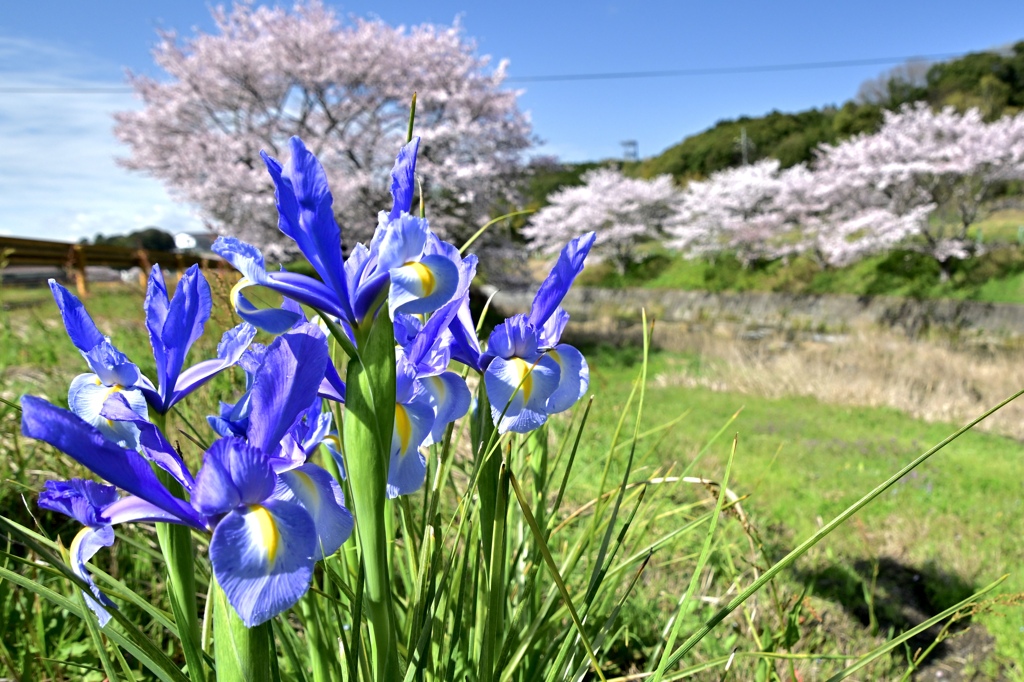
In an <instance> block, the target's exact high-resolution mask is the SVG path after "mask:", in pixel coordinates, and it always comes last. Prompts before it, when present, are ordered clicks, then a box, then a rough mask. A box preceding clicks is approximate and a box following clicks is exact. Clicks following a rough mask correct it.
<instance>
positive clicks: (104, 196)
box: [0, 37, 202, 241]
mask: <svg viewBox="0 0 1024 682" xmlns="http://www.w3.org/2000/svg"><path fill="white" fill-rule="evenodd" d="M0 65H3V66H0V89H4V90H8V91H10V90H13V89H31V88H53V89H57V88H59V89H60V90H59V91H58V92H29V93H26V92H17V93H11V94H4V95H3V96H2V97H0V187H3V188H4V189H3V191H2V192H0V216H2V218H0V230H2V231H3V232H4V233H7V234H12V235H17V236H23V237H35V238H40V239H64V240H71V241H73V240H77V239H79V238H81V237H85V236H89V237H91V236H93V235H94V234H96V233H97V232H102V233H104V234H119V233H124V232H129V231H132V230H136V229H141V228H143V227H147V226H150V225H156V226H158V227H161V228H163V229H167V230H168V231H178V230H190V231H191V230H200V229H202V223H201V222H200V221H199V220H198V219H197V218H196V217H195V216H194V215H193V213H192V211H191V209H190V207H188V206H186V205H184V204H181V203H178V202H175V201H173V200H172V199H171V198H170V197H169V196H168V194H167V192H166V190H165V189H164V188H163V186H162V185H161V184H160V183H159V182H157V181H156V180H153V179H151V178H147V177H143V176H141V175H138V174H135V173H129V172H128V171H127V170H125V169H123V168H120V167H119V166H117V164H116V163H115V161H114V159H115V157H117V156H120V155H124V154H125V153H126V150H125V149H124V147H123V146H122V145H121V144H120V143H119V142H118V141H117V140H116V138H114V134H113V118H112V114H113V113H114V112H115V111H123V110H126V109H132V108H135V107H137V106H138V103H137V102H136V101H135V100H134V98H133V97H132V95H131V94H130V93H128V92H96V91H92V92H83V90H84V89H93V90H95V89H96V88H118V87H121V86H123V85H124V84H123V83H122V82H121V81H119V80H112V79H111V78H110V77H109V76H108V77H102V76H101V77H97V76H96V74H100V73H106V74H110V73H118V72H119V69H118V68H117V67H116V65H110V64H103V63H101V62H99V61H98V60H96V59H95V58H93V57H92V56H90V55H88V54H77V53H74V52H70V51H67V50H65V49H63V48H61V47H59V46H54V45H50V44H46V43H37V42H33V41H28V40H24V39H17V38H5V37H0Z"/></svg>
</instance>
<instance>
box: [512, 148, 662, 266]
mask: <svg viewBox="0 0 1024 682" xmlns="http://www.w3.org/2000/svg"><path fill="white" fill-rule="evenodd" d="M582 179H583V182H584V184H583V185H581V186H578V187H567V188H564V189H561V190H559V191H557V192H555V193H554V194H552V195H551V196H549V197H548V201H549V205H548V206H545V207H544V208H542V209H541V210H540V211H538V212H537V213H536V214H535V215H534V216H533V217H532V218H531V219H530V222H529V224H528V225H527V226H526V227H524V228H523V230H522V235H523V236H524V237H526V238H527V239H529V240H530V248H531V249H532V250H534V251H536V252H540V253H545V254H553V253H556V252H557V251H558V250H559V249H560V248H561V246H562V245H563V244H564V243H565V242H566V240H567V239H569V238H571V237H572V236H573V235H579V234H582V233H584V232H589V231H594V232H596V233H597V239H596V241H595V243H594V247H593V250H592V251H591V253H592V254H593V255H595V256H597V257H599V258H604V259H607V260H609V261H611V262H612V263H613V264H614V265H615V267H616V270H617V271H618V272H619V273H620V274H623V273H625V271H626V268H628V267H629V265H631V264H632V263H634V262H635V261H636V258H637V254H636V249H637V247H638V246H639V245H641V244H645V243H648V242H651V241H656V240H660V239H662V238H664V237H665V235H666V234H667V233H669V232H671V231H672V230H674V229H675V228H676V226H677V222H678V216H679V200H680V192H679V190H678V189H677V188H676V186H675V184H674V183H673V181H672V178H671V176H668V175H662V176H659V177H657V178H654V179H652V180H643V179H636V178H628V177H626V176H624V175H622V173H620V172H619V171H617V170H614V169H610V168H598V169H596V170H592V171H588V172H587V173H585V174H584V175H583V178H582Z"/></svg>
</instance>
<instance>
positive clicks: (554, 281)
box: [530, 232, 595, 327]
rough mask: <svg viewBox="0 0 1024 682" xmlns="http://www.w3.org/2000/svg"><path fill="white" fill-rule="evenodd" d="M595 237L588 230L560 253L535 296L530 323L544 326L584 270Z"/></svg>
mask: <svg viewBox="0 0 1024 682" xmlns="http://www.w3.org/2000/svg"><path fill="white" fill-rule="evenodd" d="M594 239H595V235H594V233H593V232H588V233H586V234H585V235H582V236H580V237H576V238H575V239H573V240H572V241H570V242H569V243H568V244H566V245H565V248H563V249H562V252H561V253H560V254H558V260H557V261H556V262H555V266H554V267H553V268H552V269H551V272H550V274H548V276H547V277H546V278H545V279H544V281H543V282H541V285H540V288H539V289H538V290H537V295H536V296H534V297H533V305H532V306H531V308H530V324H532V325H534V326H536V327H543V326H544V323H545V322H546V321H547V319H548V318H549V317H550V316H551V314H552V313H554V312H555V308H557V307H558V305H559V304H560V303H561V302H562V299H563V298H565V295H566V294H567V293H568V292H569V288H570V287H571V286H572V282H573V280H574V279H576V276H577V275H578V274H580V273H581V272H583V261H584V260H585V259H586V257H587V254H588V253H590V247H592V246H593V245H594Z"/></svg>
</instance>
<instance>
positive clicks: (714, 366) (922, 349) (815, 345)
mask: <svg viewBox="0 0 1024 682" xmlns="http://www.w3.org/2000/svg"><path fill="white" fill-rule="evenodd" d="M698 350H699V353H700V355H701V357H702V358H703V359H704V362H703V363H702V365H703V367H702V369H701V371H700V372H698V373H684V372H680V373H678V374H672V375H669V374H663V375H659V376H657V377H656V378H655V381H656V382H658V383H661V384H663V385H664V384H671V383H674V382H679V383H682V384H686V385H700V386H706V387H709V388H712V389H714V390H721V391H738V392H741V393H749V394H754V395H760V396H765V397H772V398H776V397H782V396H791V395H800V396H812V397H815V398H817V399H819V400H821V401H823V402H827V403H833V404H841V405H857V406H870V407H879V406H884V407H893V408H896V409H898V410H901V411H904V412H906V413H908V414H910V415H912V416H914V417H917V418H919V419H924V420H926V421H941V422H954V423H959V422H964V421H967V420H969V419H971V418H973V417H975V416H977V415H978V414H979V413H981V412H983V411H985V410H986V409H988V408H990V407H992V406H993V405H995V404H996V403H998V402H999V401H1000V400H1003V399H1004V398H1006V397H1007V396H1009V395H1011V394H1013V393H1014V392H1016V391H1018V390H1020V388H1021V386H1022V385H1024V354H1022V353H1020V352H1019V351H997V352H991V351H989V352H981V351H978V350H976V349H957V348H954V347H952V346H950V345H949V344H945V343H941V342H930V341H912V340H909V339H907V338H906V337H904V336H900V335H896V334H894V333H891V332H883V331H874V332H867V331H859V332H855V333H852V334H850V335H847V336H843V337H834V338H833V339H832V340H830V341H828V342H820V341H805V342H792V343H786V344H778V343H775V344H773V343H771V342H766V341H760V342H750V341H738V340H735V339H732V340H730V339H721V338H714V337H710V336H708V335H703V337H702V338H701V339H700V344H699V349H698ZM981 428H982V429H985V430H989V431H992V432H995V433H999V434H1003V435H1007V436H1011V437H1013V438H1016V439H1018V440H1024V402H1021V401H1017V402H1016V403H1012V404H1010V405H1009V406H1007V407H1006V408H1004V409H1003V410H1001V411H1000V412H999V413H997V414H996V415H994V416H992V417H991V418H989V419H988V420H986V422H984V423H983V424H982V425H981Z"/></svg>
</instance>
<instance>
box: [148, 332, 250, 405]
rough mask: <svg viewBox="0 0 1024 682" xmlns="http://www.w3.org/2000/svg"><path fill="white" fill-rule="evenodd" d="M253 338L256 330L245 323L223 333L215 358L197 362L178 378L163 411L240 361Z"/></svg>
mask: <svg viewBox="0 0 1024 682" xmlns="http://www.w3.org/2000/svg"><path fill="white" fill-rule="evenodd" d="M254 338H256V328H255V327H254V326H253V325H251V324H249V323H247V322H243V323H242V324H240V325H238V326H237V327H233V328H231V329H229V330H227V331H226V332H224V335H223V336H221V338H220V343H218V344H217V357H216V358H214V359H212V360H204V361H202V362H197V363H196V364H194V365H192V366H191V367H189V368H188V369H186V370H185V371H184V372H182V373H181V374H180V375H179V376H178V380H177V382H176V383H175V384H174V391H173V393H171V396H170V398H169V399H168V404H167V406H166V408H165V409H170V408H171V406H173V405H174V404H176V403H177V402H179V401H180V400H183V399H184V398H185V396H187V395H188V394H189V393H191V392H192V391H194V390H196V389H197V388H199V387H200V386H202V385H203V384H205V383H206V382H207V381H209V380H210V379H212V378H213V377H214V376H216V375H217V374H218V373H220V372H222V371H224V370H225V369H227V368H228V367H231V366H232V365H234V364H235V363H237V362H238V361H239V360H241V358H242V354H243V353H245V351H246V349H247V348H248V347H249V344H250V343H252V340H253V339H254Z"/></svg>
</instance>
